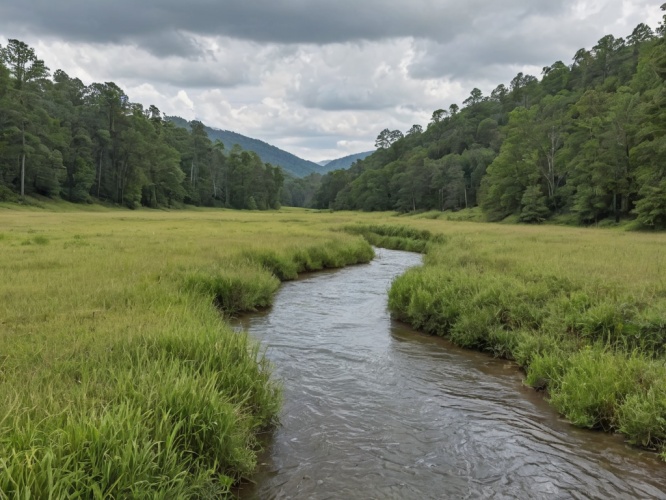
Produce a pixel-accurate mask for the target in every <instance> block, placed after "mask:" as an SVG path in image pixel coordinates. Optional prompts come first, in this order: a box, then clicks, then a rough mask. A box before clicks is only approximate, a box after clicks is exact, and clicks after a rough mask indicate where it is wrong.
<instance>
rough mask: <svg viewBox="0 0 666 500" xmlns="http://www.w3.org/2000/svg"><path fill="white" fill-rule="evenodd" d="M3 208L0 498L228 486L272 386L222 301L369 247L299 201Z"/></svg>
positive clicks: (271, 288)
mask: <svg viewBox="0 0 666 500" xmlns="http://www.w3.org/2000/svg"><path fill="white" fill-rule="evenodd" d="M14 208H15V207H13V208H12V209H11V210H4V211H0V227H2V228H3V232H2V235H3V236H2V238H0V404H1V405H2V406H1V408H0V498H28V497H30V498H49V496H50V497H51V498H63V497H74V496H76V495H82V496H83V497H100V498H102V497H104V498H106V497H112V498H130V497H131V498H146V497H149V498H181V497H199V498H209V497H213V496H223V495H227V494H228V492H229V488H230V486H231V485H232V484H233V483H234V482H236V481H238V480H239V479H240V478H242V477H246V476H248V475H249V474H251V473H252V471H253V470H254V467H255V464H256V454H257V452H258V451H259V448H260V447H259V443H258V441H257V435H258V434H259V433H261V432H262V431H263V430H265V429H266V428H268V427H270V426H272V425H274V424H275V421H276V416H277V413H278V410H279V403H280V386H279V382H278V381H274V380H272V379H271V377H270V367H269V366H268V365H267V363H266V361H265V360H264V358H263V356H262V355H261V353H260V351H259V347H258V346H257V345H256V343H254V342H252V341H251V340H250V339H249V338H248V336H247V335H246V334H244V333H237V332H235V331H233V330H232V329H231V328H230V327H229V326H228V325H227V324H226V323H225V322H223V321H222V318H221V316H220V311H222V312H223V313H224V315H225V316H231V315H234V314H237V313H240V312H243V311H248V310H254V309H256V308H260V307H265V306H267V305H269V304H270V303H271V301H272V298H273V294H274V292H275V290H276V289H277V288H278V286H279V283H280V280H284V279H292V278H294V277H296V275H297V273H299V272H303V271H310V270H317V269H322V268H326V267H340V266H344V265H348V264H355V263H359V262H367V261H368V260H369V259H371V258H372V256H373V252H372V249H371V247H370V246H369V245H368V243H367V242H365V241H364V240H363V239H362V238H360V237H358V236H352V235H348V234H344V233H340V232H331V231H330V230H329V229H328V226H327V225H326V224H323V225H322V224H319V223H316V224H313V222H314V221H310V222H308V221H304V220H303V217H302V215H303V214H299V217H297V218H296V219H295V220H293V221H292V222H288V223H279V222H278V219H279V218H284V214H280V213H266V214H258V213H249V212H232V211H219V210H218V211H214V210H192V211H182V212H171V213H168V212H158V211H148V210H146V211H138V212H128V211H120V210H105V211H102V212H89V211H87V210H78V211H77V210H74V209H71V207H68V210H67V211H57V210H56V211H52V210H51V209H52V208H53V207H49V209H45V210H38V209H34V207H31V209H29V210H15V209H14ZM56 208H58V207H56ZM70 209H71V210H70Z"/></svg>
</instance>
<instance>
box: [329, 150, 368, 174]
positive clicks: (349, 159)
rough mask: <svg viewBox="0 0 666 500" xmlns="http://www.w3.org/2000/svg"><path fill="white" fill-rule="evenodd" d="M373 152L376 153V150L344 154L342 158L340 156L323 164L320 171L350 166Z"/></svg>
mask: <svg viewBox="0 0 666 500" xmlns="http://www.w3.org/2000/svg"><path fill="white" fill-rule="evenodd" d="M372 153H374V151H365V152H363V153H356V154H353V155H348V156H343V157H342V158H338V159H336V160H331V161H329V162H326V164H325V165H323V168H322V169H321V170H320V172H330V171H332V170H340V169H346V168H349V167H351V166H352V165H353V164H354V163H356V162H357V161H358V160H363V159H364V158H367V157H368V156H370V155H371V154H372Z"/></svg>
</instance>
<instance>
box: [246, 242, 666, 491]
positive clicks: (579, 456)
mask: <svg viewBox="0 0 666 500" xmlns="http://www.w3.org/2000/svg"><path fill="white" fill-rule="evenodd" d="M419 264H420V256H418V255H415V254H410V253H406V252H396V251H389V250H377V258H376V259H375V260H374V261H373V262H372V263H370V264H367V265H362V266H354V267H349V268H346V269H342V270H338V271H332V272H324V273H318V274H313V275H310V276H308V277H306V278H304V279H300V280H298V281H294V282H290V283H286V284H285V285H283V286H282V288H281V290H280V291H279V293H278V295H277V297H276V300H275V304H274V307H273V308H272V309H271V310H269V311H267V312H264V313H260V314H255V315H251V316H248V317H246V318H244V319H243V320H241V322H242V325H243V327H244V328H247V329H248V330H249V331H250V333H251V335H252V336H254V337H255V338H257V339H259V340H260V341H261V342H262V344H263V345H264V346H266V352H267V356H268V358H269V359H270V360H271V362H272V363H273V367H274V374H275V377H276V378H278V379H280V380H282V382H283V385H284V407H283V410H282V414H281V425H280V427H278V428H277V429H276V430H275V431H274V432H273V433H272V435H271V436H270V437H269V439H268V443H269V444H268V449H267V452H266V453H265V455H264V456H263V457H262V458H261V463H262V465H261V466H260V468H259V472H258V473H257V475H256V477H255V478H254V481H255V483H256V484H254V485H244V486H243V488H242V489H241V496H242V497H244V498H260V499H270V498H314V499H328V498H331V499H333V498H345V499H371V498H376V499H391V498H407V499H412V498H414V499H426V498H498V499H499V498H549V499H551V498H666V465H664V464H662V463H660V462H659V461H658V460H657V457H656V456H655V455H653V454H650V453H648V452H641V451H638V450H635V449H633V448H631V447H629V446H626V445H625V444H624V443H623V441H622V439H621V438H619V437H616V436H615V437H614V436H609V435H606V434H601V433H595V432H589V431H584V430H580V429H576V428H574V427H572V426H571V425H569V424H568V423H567V422H565V421H563V420H562V419H560V418H558V416H557V414H556V413H555V412H554V411H553V410H552V409H551V408H550V407H549V406H548V405H547V403H545V402H544V400H543V398H542V396H541V395H540V394H538V393H536V392H534V391H533V390H532V389H530V388H527V387H525V386H523V384H522V375H521V373H520V372H519V371H518V370H517V368H516V367H515V366H514V365H512V364H511V363H509V362H505V361H500V360H495V359H492V358H490V357H489V356H487V355H484V354H481V353H476V352H472V351H466V350H461V349H459V348H456V347H455V346H453V345H451V344H450V343H448V342H447V341H445V340H443V339H440V338H436V337H428V336H425V335H421V334H419V333H417V332H414V331H413V330H411V329H410V328H408V327H406V326H405V325H402V324H399V323H397V322H394V321H392V320H391V319H390V316H389V314H388V311H387V309H386V302H387V291H388V288H389V286H390V283H391V281H392V280H393V278H395V277H396V276H398V275H400V274H402V273H403V272H405V270H406V269H408V268H409V267H412V266H415V265H419Z"/></svg>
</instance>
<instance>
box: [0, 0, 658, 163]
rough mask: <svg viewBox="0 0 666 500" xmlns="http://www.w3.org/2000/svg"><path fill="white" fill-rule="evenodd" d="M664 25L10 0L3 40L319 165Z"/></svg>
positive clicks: (455, 7) (535, 9)
mask: <svg viewBox="0 0 666 500" xmlns="http://www.w3.org/2000/svg"><path fill="white" fill-rule="evenodd" d="M660 18H661V13H660V10H659V3H658V2H657V3H653V2H651V1H649V0H551V1H549V2H541V1H526V0H504V1H502V2H496V1H491V0H466V1H465V2H461V1H459V0H412V1H405V0H362V1H359V0H355V1H350V0H336V1H335V2H331V1H330V0H326V1H322V0H252V1H244V2H242V1H229V0H225V1H220V0H191V1H188V2H182V1H175V0H140V1H137V0H132V1H128V0H114V1H113V2H107V1H91V0H62V1H53V0H49V1H47V0H33V1H31V2H25V1H24V0H2V2H1V3H0V35H2V36H3V38H19V39H22V40H24V41H26V42H27V43H29V44H31V45H32V46H34V47H35V49H36V50H37V52H38V54H39V56H40V57H41V58H43V59H44V60H45V62H46V63H47V65H48V66H50V67H51V68H52V69H55V68H62V69H64V70H65V71H67V72H68V73H69V74H71V75H73V76H77V77H79V78H81V79H82V80H84V82H86V83H90V82H92V81H111V80H113V81H115V82H116V83H118V84H119V85H121V86H122V87H123V88H124V89H126V91H127V92H128V94H129V95H130V98H131V99H132V100H135V101H139V102H143V103H144V104H146V105H147V104H151V103H153V104H156V105H158V107H160V109H162V110H163V111H165V112H166V113H169V114H180V115H182V116H184V117H185V118H190V119H192V118H195V117H196V118H199V119H202V120H204V121H206V123H208V124H210V125H212V126H216V127H220V128H227V129H231V130H235V131H237V132H240V133H243V134H246V135H250V136H252V137H257V138H259V139H263V140H268V141H269V142H272V143H274V144H276V145H278V146H280V147H283V148H285V149H287V150H289V151H291V152H294V153H296V154H298V155H300V156H304V157H307V158H308V159H312V160H318V159H322V158H331V157H334V156H336V155H338V156H343V155H346V154H350V153H355V152H358V151H361V150H366V149H369V148H371V147H372V145H373V143H374V138H375V137H376V135H377V133H378V132H379V131H380V130H382V129H384V128H386V127H389V128H399V129H401V130H407V129H408V128H409V127H410V126H411V125H412V124H414V123H420V124H423V125H424V124H425V123H426V122H427V120H428V118H429V116H430V113H432V110H433V109H436V108H439V107H445V106H448V105H449V104H451V103H454V102H455V103H458V104H460V102H461V101H462V100H463V99H464V98H465V97H466V96H467V95H468V94H469V91H470V89H472V88H473V87H478V88H481V89H482V90H483V91H484V92H485V93H487V92H489V91H490V90H491V89H492V88H493V87H495V86H496V85H497V84H499V83H507V82H508V81H509V80H510V79H511V78H512V77H513V76H515V74H516V73H517V72H519V71H522V72H526V73H532V74H535V75H536V76H538V75H539V73H540V71H541V68H542V67H543V66H547V65H550V64H552V63H553V62H555V61H556V60H562V61H564V62H565V63H566V64H569V63H570V60H571V57H572V56H573V54H574V53H575V51H576V50H577V49H579V48H581V47H591V46H592V45H594V44H595V43H596V41H597V40H598V39H599V38H601V37H602V36H604V35H605V34H608V33H612V34H614V35H615V36H626V35H628V34H629V33H631V31H632V29H633V28H634V27H635V26H636V25H637V24H638V23H640V22H646V23H648V24H650V25H651V26H652V27H656V25H657V22H658V21H659V20H660ZM0 43H2V40H0Z"/></svg>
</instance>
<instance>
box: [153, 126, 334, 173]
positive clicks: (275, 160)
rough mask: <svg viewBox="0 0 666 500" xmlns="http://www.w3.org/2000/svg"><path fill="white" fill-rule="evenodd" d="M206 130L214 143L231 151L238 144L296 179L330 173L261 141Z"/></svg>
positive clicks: (225, 132)
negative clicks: (222, 144) (219, 143)
mask: <svg viewBox="0 0 666 500" xmlns="http://www.w3.org/2000/svg"><path fill="white" fill-rule="evenodd" d="M166 119H167V120H169V121H170V122H172V123H173V124H175V125H176V126H178V127H183V128H188V129H189V128H190V123H189V122H188V121H187V120H185V119H184V118H181V117H179V116H167V117H166ZM205 129H206V132H207V133H208V137H210V139H211V140H212V141H215V140H216V139H219V140H220V141H222V142H223V143H224V146H225V148H226V149H231V148H232V147H233V146H234V144H238V145H239V146H240V147H241V148H243V149H244V150H246V151H254V152H255V153H257V154H258V155H259V158H261V160H262V161H263V162H264V163H270V164H271V165H274V166H278V165H279V166H280V167H282V168H283V169H284V170H286V171H287V172H289V173H290V174H292V175H295V176H296V177H306V176H308V175H310V174H312V173H315V172H317V173H320V174H325V173H326V172H328V170H326V169H324V168H322V167H321V166H320V165H317V164H316V163H314V162H312V161H308V160H304V159H303V158H299V157H298V156H296V155H293V154H291V153H288V152H286V151H284V150H282V149H280V148H278V147H275V146H272V145H270V144H268V143H266V142H264V141H260V140H259V139H252V138H251V137H246V136H244V135H241V134H239V133H237V132H231V131H230V130H220V129H216V128H212V127H208V126H205Z"/></svg>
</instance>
